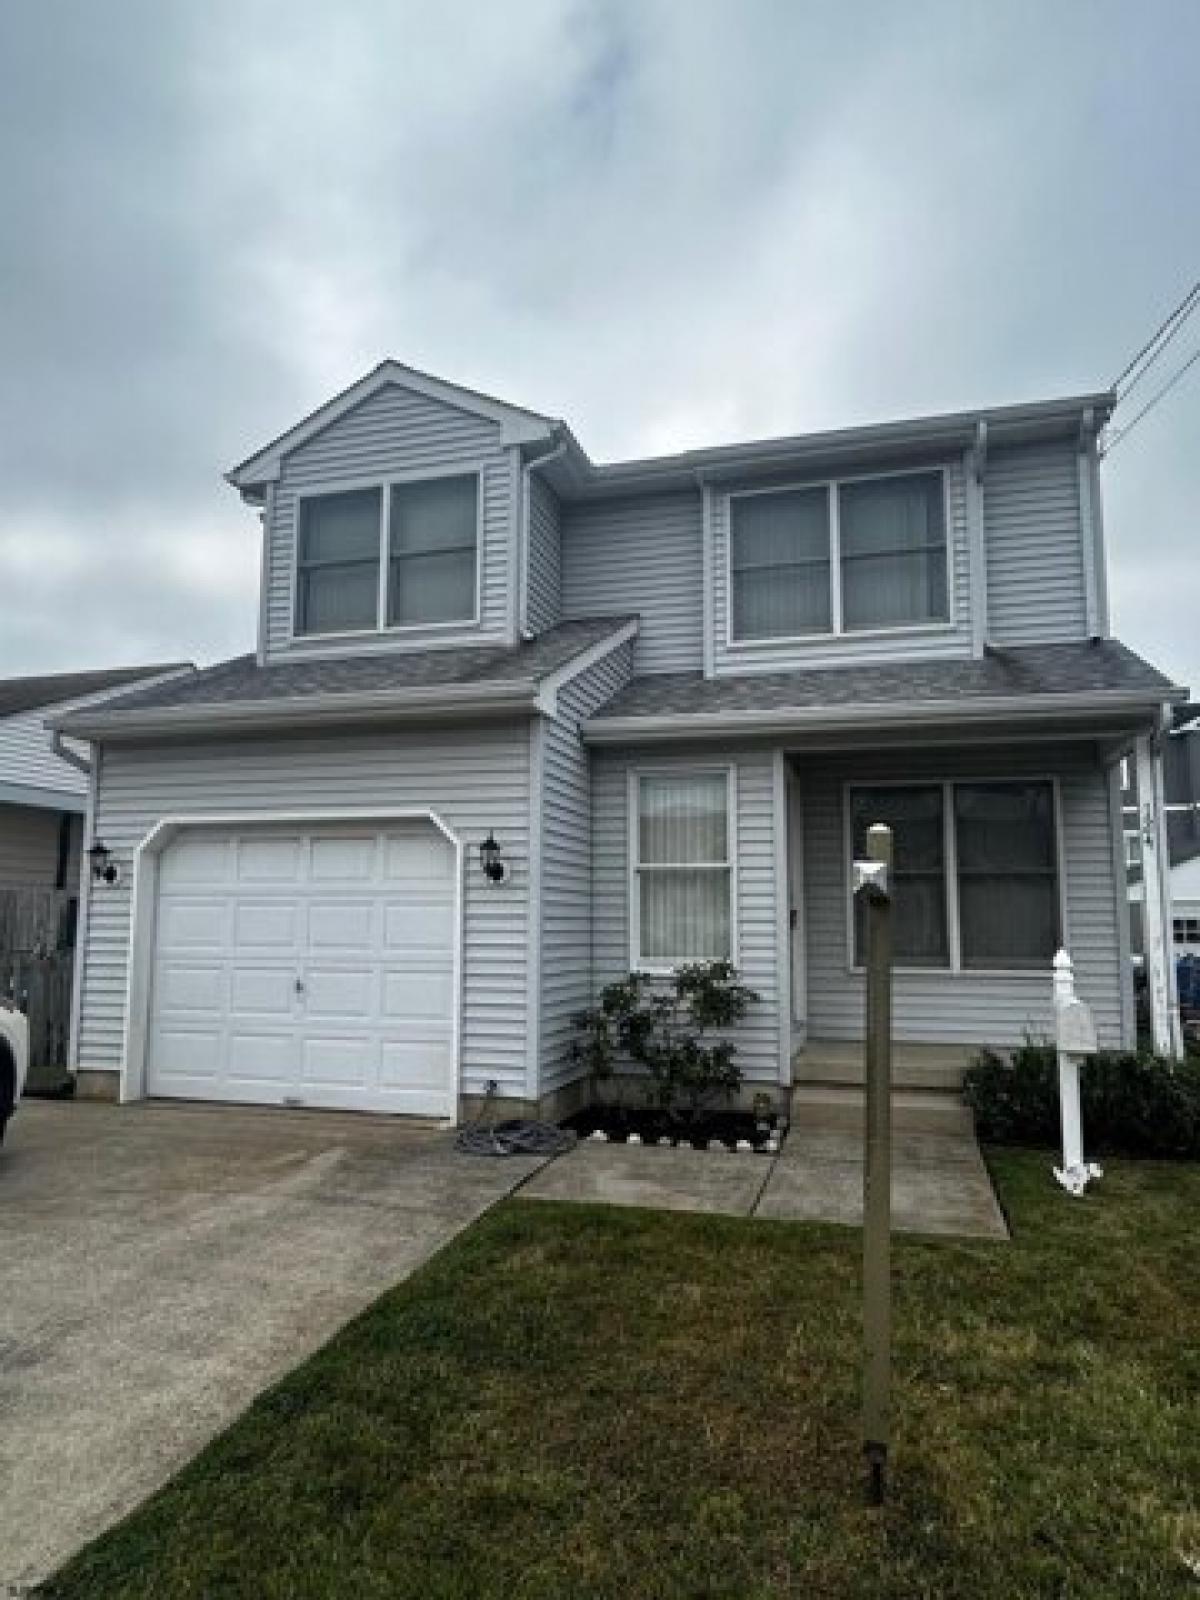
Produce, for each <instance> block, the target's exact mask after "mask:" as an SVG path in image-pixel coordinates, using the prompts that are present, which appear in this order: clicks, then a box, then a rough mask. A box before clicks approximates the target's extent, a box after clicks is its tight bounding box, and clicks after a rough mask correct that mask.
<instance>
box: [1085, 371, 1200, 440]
mask: <svg viewBox="0 0 1200 1600" xmlns="http://www.w3.org/2000/svg"><path fill="white" fill-rule="evenodd" d="M1197 361H1200V346H1197V348H1196V349H1195V350H1193V351H1192V353H1191V355H1190V356H1189V357H1188V358H1187V360H1186V361H1185V362H1184V363H1183V365H1182V366H1181V367H1179V368H1178V369H1177V370H1176V372H1175V374H1174V375H1173V376H1172V377H1171V378H1169V379H1168V380H1167V382H1166V383H1164V384H1163V386H1162V388H1161V389H1156V390H1155V392H1154V393H1153V394H1152V395H1151V396H1150V398H1149V400H1147V401H1146V404H1145V405H1144V406H1143V407H1142V409H1141V410H1140V411H1139V412H1138V413H1137V415H1136V416H1135V417H1134V418H1133V419H1132V421H1130V422H1127V423H1126V424H1125V426H1124V427H1123V428H1122V429H1120V431H1119V432H1118V433H1116V434H1115V435H1114V436H1113V438H1111V439H1110V440H1109V441H1108V446H1107V448H1106V449H1105V452H1104V453H1105V455H1111V454H1112V452H1113V451H1114V450H1115V449H1116V448H1117V446H1118V445H1119V444H1120V443H1121V440H1122V439H1128V437H1129V435H1130V434H1131V433H1132V432H1133V430H1134V429H1135V428H1136V427H1137V425H1138V423H1139V422H1140V421H1141V420H1142V418H1143V417H1144V416H1145V415H1146V414H1147V412H1150V411H1153V410H1154V408H1155V406H1156V405H1157V404H1158V402H1159V401H1160V400H1162V399H1164V398H1165V397H1166V396H1167V395H1169V394H1170V392H1171V390H1172V389H1173V388H1174V387H1175V385H1176V384H1177V383H1178V382H1179V381H1180V379H1181V378H1182V377H1183V376H1184V375H1185V373H1187V372H1188V371H1189V370H1190V369H1191V368H1192V367H1194V366H1195V365H1196V362H1197Z"/></svg>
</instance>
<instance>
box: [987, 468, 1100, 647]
mask: <svg viewBox="0 0 1200 1600" xmlns="http://www.w3.org/2000/svg"><path fill="white" fill-rule="evenodd" d="M983 525H984V537H985V542H986V546H987V596H988V639H989V641H990V643H992V644H999V645H1005V644H1040V643H1044V642H1046V641H1049V640H1055V639H1082V638H1084V637H1085V635H1086V633H1087V600H1086V593H1085V586H1084V573H1083V540H1082V535H1081V532H1080V512H1079V468H1078V455H1077V453H1076V450H1075V448H1074V446H1073V445H1071V444H1070V443H1063V444H1058V445H1025V446H1022V447H1021V448H1019V449H1011V450H996V451H993V452H991V453H990V454H989V456H988V462H987V473H986V476H985V479H984V493H983Z"/></svg>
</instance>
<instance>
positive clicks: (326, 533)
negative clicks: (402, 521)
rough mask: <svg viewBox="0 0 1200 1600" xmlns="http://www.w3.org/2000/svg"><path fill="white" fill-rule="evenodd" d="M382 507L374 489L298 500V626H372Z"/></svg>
mask: <svg viewBox="0 0 1200 1600" xmlns="http://www.w3.org/2000/svg"><path fill="white" fill-rule="evenodd" d="M381 507H382V499H381V496H380V491H379V490H378V489H356V490H353V491H351V492H350V493H347V494H327V495H319V496H316V497H314V498H313V499H311V500H304V501H302V502H301V505H300V548H299V550H298V552H297V563H296V572H297V592H296V610H297V616H296V628H297V631H298V632H300V633H338V632H344V631H346V630H348V629H355V628H374V627H375V626H377V624H378V621H379V518H380V512H381Z"/></svg>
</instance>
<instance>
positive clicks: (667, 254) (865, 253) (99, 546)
mask: <svg viewBox="0 0 1200 1600" xmlns="http://www.w3.org/2000/svg"><path fill="white" fill-rule="evenodd" d="M1198 60H1200V5H1197V4H1196V3H1195V0H1179V3H1166V0H1161V3H1160V0H1148V3H1145V4H1142V5H1139V6H1132V5H1129V4H1127V3H1122V4H1106V3H1101V0H1079V3H1071V0H1055V3H1054V4H1052V5H1047V4H1045V3H1044V0H1033V3H1029V4H1025V3H1021V0H1005V3H1004V4H1003V5H995V4H985V3H983V0H967V3H964V0H952V3H948V4H944V5H943V4H925V3H921V0H907V3H905V4H903V5H898V4H896V3H894V0H886V3H879V4H858V5H856V4H846V5H842V6H837V7H834V6H828V5H822V6H817V5H815V4H803V3H800V0H778V3H767V0H762V3H748V0H726V3H703V0H629V3H624V0H595V3H587V0H580V3H568V0H512V3H509V4H504V5H499V4H495V3H494V0H487V3H480V4H461V5H452V4H437V5H435V4H432V3H430V4H421V5H416V4H402V3H398V0H380V3H378V4H372V3H368V0H336V3H335V0H325V3H324V4H320V5H316V4H311V3H309V0H281V3H279V4H275V3H268V0H237V3H236V4H226V3H222V0H170V3H164V0H145V3H143V0H107V3H104V4H97V3H96V0H3V4H2V5H0V598H2V601H3V604H2V606H0V672H6V673H19V672H32V671H38V670H55V669H59V668H61V669H68V668H74V667H90V666H102V665H108V664H118V663H122V664H123V663H126V662H135V661H142V660H148V659H163V658H174V657H180V656H186V657H191V658H193V659H195V660H197V661H201V662H205V661H210V660H213V659H216V658H219V657H221V656H222V655H229V654H234V653H237V652H240V651H242V650H244V649H247V648H249V647H251V646H252V644H253V635H254V625H255V605H256V587H257V560H258V524H257V520H256V518H255V516H254V515H253V513H252V512H251V511H249V510H248V509H247V508H245V507H242V506H241V505H240V503H239V501H238V499H237V496H236V494H235V493H234V492H233V490H231V489H230V488H228V486H227V485H225V484H224V483H223V481H222V476H221V475H222V473H223V472H224V471H225V470H226V469H228V467H230V466H231V465H232V464H233V463H234V462H235V461H237V460H239V459H241V458H242V457H243V456H245V455H247V454H249V453H250V451H251V450H253V449H254V448H255V447H257V446H258V445H259V444H261V443H264V442H265V441H266V440H267V439H268V438H270V437H271V436H273V435H274V434H276V433H277V432H279V431H281V430H282V429H283V428H285V427H287V426H288V425H290V424H291V423H292V422H294V421H295V420H297V419H298V418H299V417H300V416H301V415H302V414H303V413H305V412H307V411H308V410H310V409H311V408H312V407H313V406H315V405H317V404H319V403H320V402H321V401H322V400H323V399H325V398H327V397H328V395H329V394H331V393H332V392H334V391H335V390H337V389H339V388H342V387H343V386H344V385H345V384H347V383H348V382H350V381H352V380H353V379H354V378H356V377H357V376H359V375H360V374H361V373H362V372H363V371H364V370H366V369H367V368H369V367H371V366H373V365H374V364H375V363H376V362H377V361H378V360H379V359H381V358H382V357H383V356H385V355H387V356H395V357H397V358H398V359H400V360H402V361H406V362H410V363H412V364H413V365H416V366H419V367H424V368H427V369H429V370H432V371H434V372H436V373H439V374H441V375H444V376H446V377H449V378H451V379H456V380H459V381H462V382H465V383H468V384H471V385H474V386H476V387H479V388H482V389H485V390H487V391H489V392H491V393H495V394H498V395H501V396H503V397H505V398H508V399H512V400H514V401H517V402H520V403H523V404H525V405H528V406H531V407H532V408H534V409H536V410H540V411H546V412H549V413H551V414H553V415H556V416H562V417H565V418H566V419H567V420H568V421H569V422H570V423H571V424H572V426H573V428H574V429H575V432H576V434H577V436H578V437H579V438H580V440H581V441H582V443H583V444H584V446H585V448H586V449H587V450H588V451H589V452H590V454H591V455H592V456H593V458H594V459H597V460H600V459H606V458H612V457H617V456H622V455H631V454H647V453H652V452H656V451H662V450H667V449H675V448H683V447H686V446H689V445H700V444H705V443H713V442H717V441H724V440H729V439H735V438H738V437H739V436H751V435H754V436H756V435H763V434H768V433H788V432H797V431H802V430H804V429H807V428H821V427H835V426H840V425H845V424H850V423H854V422H860V421H868V420H882V419H886V418H889V417H894V416H902V415H910V414H914V413H920V412H922V411H934V410H947V409H957V408H959V407H965V406H971V405H976V404H980V405H988V404H1000V403H1005V402H1009V401H1017V400H1026V399H1035V398H1042V397H1046V396H1049V395H1053V394H1058V393H1070V392H1075V391H1080V390H1087V389H1094V388H1100V387H1103V386H1104V385H1106V384H1107V383H1109V382H1110V381H1111V380H1112V379H1113V378H1114V377H1115V376H1116V374H1117V373H1118V372H1119V370H1120V369H1121V367H1122V366H1123V365H1124V364H1125V361H1126V359H1127V358H1128V357H1129V356H1130V355H1131V354H1132V353H1133V351H1134V350H1135V349H1136V348H1137V346H1138V345H1139V344H1140V343H1141V342H1142V341H1143V340H1144V339H1145V338H1146V337H1147V336H1148V335H1149V333H1150V332H1151V331H1152V329H1153V327H1154V325H1155V323H1156V322H1157V321H1158V320H1160V319H1161V317H1162V316H1163V315H1165V313H1166V312H1167V311H1168V310H1169V309H1170V308H1171V306H1172V305H1173V304H1174V303H1175V302H1176V301H1177V300H1178V299H1179V298H1180V297H1181V296H1182V295H1183V293H1184V292H1185V290H1186V288H1187V287H1188V285H1189V283H1190V282H1191V281H1192V280H1193V279H1195V278H1196V277H1198V276H1200V204H1198V198H1200V196H1198V183H1200V94H1198V93H1197V65H1196V64H1197V61H1198ZM1197 347H1200V315H1198V316H1197V317H1196V318H1195V319H1194V320H1193V323H1192V324H1191V328H1190V330H1189V332H1188V333H1187V334H1185V335H1184V336H1183V337H1181V338H1180V339H1179V340H1178V341H1176V344H1175V346H1174V347H1173V348H1172V351H1171V353H1170V355H1169V356H1168V357H1167V358H1164V361H1163V363H1162V364H1161V376H1162V377H1163V378H1166V377H1169V376H1170V374H1171V372H1172V371H1173V370H1174V368H1175V366H1176V365H1177V364H1178V362H1179V361H1180V360H1181V359H1182V358H1183V357H1185V356H1186V355H1187V354H1188V353H1190V351H1191V350H1192V349H1194V348H1197ZM1156 386H1157V379H1155V380H1153V381H1152V380H1151V379H1147V381H1146V383H1145V385H1144V386H1143V389H1144V392H1145V394H1146V395H1147V396H1149V394H1151V393H1152V392H1153V389H1154V388H1155V387H1156ZM1141 397H1142V396H1141V393H1140V392H1139V393H1138V395H1137V396H1136V398H1137V399H1138V400H1139V401H1140V399H1141ZM1135 409H1136V406H1135V405H1134V404H1133V403H1132V401H1131V404H1130V414H1131V415H1132V412H1133V411H1134V410H1135ZM1198 446H1200V363H1198V364H1197V367H1196V368H1195V369H1194V370H1193V372H1192V373H1191V374H1189V376H1188V377H1187V378H1185V379H1184V380H1183V382H1182V384H1181V385H1180V387H1179V388H1178V389H1177V390H1176V391H1175V392H1174V393H1173V394H1172V395H1171V396H1170V397H1169V398H1168V399H1167V400H1166V401H1165V402H1164V403H1163V404H1162V405H1161V406H1160V407H1159V408H1158V409H1157V410H1156V411H1155V412H1154V413H1153V414H1152V415H1151V416H1149V417H1147V419H1146V420H1145V422H1144V423H1142V424H1141V425H1140V426H1139V428H1138V429H1137V430H1136V432H1135V433H1133V434H1132V435H1131V436H1130V437H1129V439H1128V440H1126V441H1125V443H1124V444H1122V445H1121V446H1120V448H1118V449H1117V450H1116V451H1115V452H1114V454H1113V455H1112V457H1111V460H1109V461H1108V462H1107V463H1106V465H1105V468H1104V481H1105V492H1106V512H1107V524H1108V534H1109V553H1110V561H1111V571H1112V583H1113V605H1114V626H1115V630H1116V631H1117V633H1118V634H1119V635H1120V636H1121V637H1123V638H1124V639H1126V640H1127V642H1129V643H1130V644H1132V645H1133V646H1134V647H1135V648H1136V649H1139V650H1141V651H1142V652H1144V653H1145V654H1147V655H1149V656H1150V657H1151V658H1152V659H1153V660H1154V661H1155V663H1156V664H1158V665H1160V666H1162V667H1163V668H1164V669H1165V670H1167V671H1169V672H1171V673H1172V674H1174V675H1175V676H1176V677H1178V678H1180V679H1181V680H1183V681H1185V682H1188V681H1190V682H1191V683H1192V684H1193V685H1195V686H1196V688H1197V690H1200V628H1198V625H1197V611H1198V601H1200V555H1198V553H1197V536H1198V533H1200V510H1198V508H1200V449H1198Z"/></svg>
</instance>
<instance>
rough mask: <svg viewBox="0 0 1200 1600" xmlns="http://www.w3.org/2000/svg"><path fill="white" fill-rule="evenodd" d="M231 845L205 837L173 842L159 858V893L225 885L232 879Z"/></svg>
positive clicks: (230, 841)
mask: <svg viewBox="0 0 1200 1600" xmlns="http://www.w3.org/2000/svg"><path fill="white" fill-rule="evenodd" d="M232 862H233V842H232V840H230V839H219V838H218V839H214V838H212V837H209V836H207V835H193V836H190V837H189V836H185V837H183V838H180V839H177V840H175V841H174V843H173V844H172V845H171V847H170V849H169V850H168V851H167V852H166V853H165V855H163V856H162V858H161V860H160V862H159V869H158V884H159V890H160V892H162V891H166V890H171V889H186V888H189V887H191V886H193V885H200V886H201V887H203V888H206V889H207V888H212V887H213V886H214V885H216V884H223V883H228V882H229V881H230V879H231V878H232V875H233V867H232Z"/></svg>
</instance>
